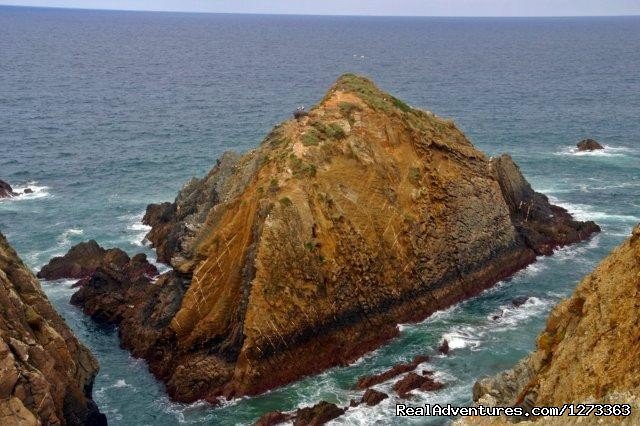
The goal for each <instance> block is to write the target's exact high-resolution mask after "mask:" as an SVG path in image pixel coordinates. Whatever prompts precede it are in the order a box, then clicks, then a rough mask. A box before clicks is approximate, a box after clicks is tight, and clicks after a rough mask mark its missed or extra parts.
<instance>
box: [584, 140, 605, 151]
mask: <svg viewBox="0 0 640 426" xmlns="http://www.w3.org/2000/svg"><path fill="white" fill-rule="evenodd" d="M577 147H578V151H595V150H596V149H604V146H602V145H600V143H598V142H597V141H595V140H593V139H584V140H581V141H580V142H578V145H577Z"/></svg>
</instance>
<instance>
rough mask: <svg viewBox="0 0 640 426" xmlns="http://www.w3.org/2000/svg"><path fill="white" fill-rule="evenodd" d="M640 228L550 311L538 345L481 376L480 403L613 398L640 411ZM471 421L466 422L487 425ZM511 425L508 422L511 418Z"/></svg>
mask: <svg viewBox="0 0 640 426" xmlns="http://www.w3.org/2000/svg"><path fill="white" fill-rule="evenodd" d="M639 308H640V225H638V226H636V227H635V229H634V230H633V232H632V235H631V237H630V238H629V239H628V240H626V241H625V242H624V243H623V244H622V245H621V246H619V247H618V248H616V249H615V250H614V251H613V252H612V253H611V254H610V255H609V256H608V257H607V258H605V259H604V260H603V261H602V262H601V263H600V265H598V267H597V268H596V269H595V270H594V271H593V272H592V273H591V274H590V275H588V276H587V277H585V278H584V279H583V280H582V282H581V283H580V284H579V285H578V287H577V288H576V290H575V291H574V293H573V295H572V296H571V297H569V298H568V299H566V300H564V301H563V302H561V303H560V304H559V305H558V306H557V307H556V308H555V309H554V310H553V311H552V312H551V314H550V315H549V318H548V320H547V325H546V327H545V329H544V331H543V332H542V334H540V336H539V337H538V341H537V349H536V351H535V352H533V353H532V354H531V355H529V356H528V357H526V358H525V359H523V360H521V361H520V362H519V363H518V364H517V365H516V366H515V367H514V368H513V369H511V370H508V371H505V372H503V373H500V374H498V375H496V376H495V377H489V378H484V379H481V380H479V381H478V382H477V383H476V384H475V386H474V389H473V396H474V400H476V401H477V402H479V403H482V404H484V405H521V406H524V407H525V408H529V407H532V406H562V405H563V404H565V403H608V404H624V403H628V404H631V406H632V410H631V411H632V413H631V416H629V417H617V418H608V419H606V420H608V421H609V422H612V423H616V424H637V422H638V419H639V418H640V416H639V415H638V410H639V409H640V405H639V404H638V401H639V400H640V344H639V342H640V326H639V324H640V310H639ZM562 420H563V421H564V422H565V423H562V421H560V420H559V419H551V418H548V419H547V418H545V419H541V421H539V422H536V423H540V424H547V423H549V424H570V423H576V422H578V420H579V421H580V422H581V423H583V424H591V423H593V424H596V423H598V422H601V421H602V420H603V418H596V417H591V418H573V419H567V418H566V417H565V418H563V419H562ZM482 422H483V420H482V419H465V421H464V422H461V423H463V424H464V423H466V424H483V423H482ZM505 424H506V421H505Z"/></svg>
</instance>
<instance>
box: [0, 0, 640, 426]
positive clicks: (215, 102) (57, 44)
mask: <svg viewBox="0 0 640 426" xmlns="http://www.w3.org/2000/svg"><path fill="white" fill-rule="evenodd" d="M639 70H640V18H580V19H578V18H574V19H570V18H558V19H444V18H437V19H436V18H355V17H340V18H338V17H296V16H271V17H266V16H233V15H198V14H174V13H135V12H96V11H72V10H54V9H28V8H11V7H0V148H1V149H0V179H4V180H6V181H8V182H10V183H12V184H13V185H14V186H17V187H20V188H23V187H27V186H28V187H31V188H33V189H35V193H34V194H31V195H28V196H23V197H19V198H16V199H12V200H8V201H0V231H2V232H3V233H4V234H6V235H7V237H8V238H9V240H10V242H11V243H12V244H13V245H14V247H15V248H16V249H17V250H18V252H19V254H20V255H21V256H22V257H23V259H25V261H26V262H27V263H28V265H29V266H30V267H32V268H33V269H34V270H37V269H39V267H40V266H42V265H43V264H44V263H46V262H47V261H48V259H49V258H50V257H52V256H54V255H60V254H63V253H64V252H66V250H68V249H69V248H70V247H71V246H72V245H73V244H75V243H78V242H80V241H84V240H87V239H89V238H95V239H96V240H98V242H99V243H100V244H102V245H104V246H108V247H110V246H118V247H121V248H123V249H125V250H127V251H128V252H130V253H135V252H139V251H144V252H147V253H148V254H152V252H151V250H150V249H149V248H148V247H146V246H144V245H143V244H142V238H143V236H144V233H145V227H144V226H142V224H141V223H140V218H141V216H142V213H143V212H144V209H145V206H146V205H147V204H148V203H151V202H158V201H164V200H171V199H173V197H175V195H176V193H177V191H178V190H179V188H180V187H181V186H182V185H183V184H184V183H185V182H186V181H187V180H188V179H189V178H190V177H191V176H199V175H203V174H204V173H205V172H206V171H208V170H209V169H210V167H211V166H212V165H213V164H214V162H215V159H216V158H217V157H218V156H219V155H220V154H221V153H222V152H224V151H225V150H230V149H233V150H237V151H244V150H247V149H250V148H252V147H254V146H256V145H257V144H258V143H259V142H260V141H261V139H262V138H263V137H264V136H265V135H266V133H267V132H268V131H269V130H270V128H271V127H272V126H274V125H275V124H277V123H279V122H280V121H282V120H283V119H285V118H287V117H288V116H290V114H291V111H293V110H294V109H295V108H296V107H297V106H298V105H312V104H313V103H315V102H317V101H318V100H319V99H320V98H321V97H322V96H323V94H324V92H325V91H326V89H327V88H328V87H329V85H330V84H331V83H332V82H333V81H334V80H335V79H336V78H337V77H338V76H339V75H340V74H342V73H344V72H356V73H362V74H366V75H368V76H370V77H371V78H373V79H374V80H375V81H376V82H377V83H378V84H379V85H380V86H381V87H382V88H384V89H385V90H387V91H390V92H392V93H394V94H395V95H397V96H398V97H400V98H402V99H404V100H406V101H407V102H408V103H410V104H412V105H415V106H418V107H421V108H424V109H428V110H431V111H433V112H435V113H437V114H439V115H441V116H444V117H450V118H453V119H454V120H455V121H456V123H457V124H458V125H459V126H460V127H461V128H462V129H463V130H464V131H465V133H466V134H467V135H468V136H469V137H470V139H471V140H472V141H473V143H474V144H475V145H476V146H478V147H479V148H481V149H482V150H484V151H485V152H487V153H488V154H490V155H497V154H499V153H502V152H508V153H510V154H511V155H512V156H513V157H514V158H515V160H516V161H517V162H518V163H519V164H520V166H521V168H522V170H523V172H524V173H525V175H526V176H527V178H528V179H529V181H530V182H531V183H532V185H533V186H534V187H535V188H536V189H537V190H539V191H542V192H544V193H546V194H548V195H549V196H550V197H552V199H553V200H554V201H555V202H557V203H558V204H561V205H563V206H565V207H567V208H568V209H569V210H570V211H571V212H573V213H575V215H576V216H577V217H578V218H580V219H593V220H595V221H596V222H598V223H599V224H600V225H601V226H602V228H603V232H602V234H600V235H598V236H597V237H595V238H594V239H592V240H591V241H588V242H585V243H582V244H578V245H575V246H572V247H568V248H564V249H562V250H560V251H559V252H557V253H556V254H555V255H553V256H551V257H544V258H540V259H539V261H538V262H537V263H535V264H533V265H531V266H529V267H528V268H527V269H525V270H523V271H521V272H519V273H517V274H516V275H515V276H514V277H512V278H511V279H509V280H506V281H504V282H501V283H500V284H499V285H497V286H496V287H494V288H492V289H490V290H488V291H486V292H485V293H483V294H482V295H480V296H479V297H477V298H475V299H472V300H468V301H466V302H464V303H461V304H459V305H457V306H455V307H452V308H450V309H448V310H446V311H443V312H439V313H437V314H435V315H433V316H432V317H430V318H428V319H427V320H425V321H424V322H422V323H419V324H405V325H402V326H401V330H402V332H401V335H400V337H399V338H397V339H395V340H394V341H392V342H391V343H390V344H388V345H386V346H384V347H381V348H379V349H378V350H376V351H375V352H373V353H371V354H368V355H367V356H365V357H363V358H362V359H360V360H359V361H358V362H356V363H355V364H354V365H351V366H348V367H343V368H335V369H332V370H329V371H327V372H325V373H323V374H321V375H318V376H315V377H309V378H306V379H304V380H301V381H299V382H297V383H294V384H291V385H289V386H286V387H284V388H281V389H277V390H274V391H271V392H269V393H267V394H264V395H261V396H258V397H254V398H244V399H240V400H234V401H231V402H229V403H227V404H225V405H224V406H222V407H217V408H212V407H210V406H208V405H206V404H192V405H182V404H175V403H171V402H170V401H169V400H168V399H167V397H166V395H165V394H164V391H163V387H162V385H161V384H160V383H158V382H157V381H156V380H155V379H154V378H153V377H152V376H151V375H150V374H149V373H148V371H147V369H146V366H145V364H144V362H143V361H141V360H136V359H134V358H132V357H131V356H129V355H128V353H127V352H126V351H124V350H122V349H120V348H119V346H118V339H117V331H116V330H115V329H113V328H110V327H103V326H98V325H96V324H94V323H93V322H92V321H90V320H89V319H87V318H86V317H84V316H83V315H82V314H81V312H80V311H78V310H77V309H76V308H74V307H72V306H71V305H69V303H68V300H69V297H70V296H71V294H72V293H73V290H72V289H70V288H69V286H70V282H65V281H61V282H43V287H44V289H45V291H46V292H47V294H48V295H49V297H50V298H51V300H52V301H53V303H54V304H55V306H56V307H57V309H58V310H59V312H61V314H62V315H63V316H64V317H65V319H66V320H67V322H68V323H69V325H70V326H71V328H73V330H74V331H75V332H76V333H77V335H78V336H79V337H80V339H81V340H82V341H84V342H85V343H86V344H87V345H88V346H89V347H90V348H91V349H92V350H93V352H94V354H95V355H96V356H97V357H98V359H99V361H100V364H101V372H100V374H99V376H98V377H97V379H96V384H95V389H94V395H95V400H96V402H97V403H98V405H99V406H100V408H101V409H102V410H103V411H104V412H105V413H106V414H107V416H108V418H109V421H110V423H112V424H116V425H134V424H136V425H137V424H148V425H151V424H153V425H165V424H166V425H172V424H179V423H188V424H197V423H207V424H222V425H234V424H251V422H252V421H254V420H255V419H256V418H257V417H258V416H259V415H260V414H262V413H263V412H265V411H269V410H276V409H277V410H290V409H294V408H296V407H298V406H304V405H310V404H314V403H316V402H317V401H319V400H320V399H326V400H328V401H331V402H336V403H340V404H343V405H344V404H347V403H348V401H349V399H350V398H356V397H359V396H360V394H359V393H358V392H356V391H353V390H352V386H353V384H354V383H355V381H356V379H357V378H358V377H359V376H361V375H363V374H370V373H375V372H379V371H383V370H385V369H386V368H389V367H391V366H392V365H394V364H396V363H398V362H402V361H407V360H409V359H411V358H412V357H413V356H415V355H417V354H423V353H433V352H434V351H435V348H436V347H437V346H438V344H439V342H440V341H441V339H443V338H447V339H448V340H449V342H450V344H451V346H452V347H453V348H454V350H453V352H452V355H451V356H449V357H442V356H435V357H433V358H432V360H431V361H430V362H429V363H428V364H425V365H424V367H425V368H428V369H431V370H434V371H436V375H437V376H438V377H440V379H441V380H442V381H443V382H445V383H446V388H445V389H442V390H440V391H437V392H429V393H416V395H415V396H414V397H413V398H412V399H411V400H409V401H407V402H408V403H411V404H422V403H426V402H431V403H434V402H443V403H452V404H456V405H463V404H469V403H470V402H471V387H472V384H473V382H474V381H475V380H476V379H477V378H478V377H480V376H483V375H487V374H492V373H495V372H497V371H500V370H503V369H505V368H508V367H510V366H511V365H513V364H514V363H515V362H516V361H517V360H518V359H520V358H521V357H522V356H524V355H525V354H526V353H527V352H528V351H530V350H531V349H532V347H533V345H534V341H535V337H536V335H537V334H538V333H539V332H540V330H541V329H542V327H543V326H544V321H545V318H546V315H547V314H548V312H549V310H550V309H551V308H552V307H553V306H554V304H556V303H557V302H558V301H559V300H561V299H562V298H563V297H565V296H567V295H568V294H570V293H571V291H572V290H573V288H574V287H575V285H576V284H577V283H578V282H579V280H580V278H581V277H582V276H584V275H585V274H586V273H587V272H589V271H590V270H591V269H592V268H593V267H594V266H595V265H596V264H597V263H598V262H599V261H600V260H601V259H602V258H603V257H604V256H605V255H606V254H607V253H608V252H609V251H610V250H611V249H612V248H613V247H614V246H616V245H617V244H619V243H620V242H621V241H622V240H623V239H624V238H625V236H626V235H628V234H629V231H630V229H631V227H632V226H633V225H634V224H636V223H638V222H640V162H639V161H640V120H639V117H640V72H639ZM585 137H593V138H595V139H597V140H599V141H601V142H602V143H603V144H604V145H606V149H605V150H604V151H601V152H597V153H592V154H579V153H576V152H575V151H574V150H573V149H572V147H573V146H575V144H576V143H577V142H578V141H579V140H580V139H582V138H585ZM521 295H525V296H530V297H531V299H530V300H529V301H528V302H527V303H526V304H525V305H523V306H521V307H519V308H513V307H511V306H510V304H511V300H512V299H513V298H514V297H516V296H521ZM497 314H501V316H500V317H499V318H498V319H496V320H494V319H493V318H494V316H496V315H497ZM390 386H391V383H386V384H383V385H381V386H379V387H378V388H379V389H382V390H389V389H390ZM396 402H398V400H397V399H395V398H390V399H387V400H385V401H384V402H383V403H381V404H380V405H378V406H376V407H373V408H369V407H359V408H356V409H352V410H349V411H348V413H347V415H345V416H343V417H341V418H339V419H338V420H337V421H336V422H335V424H345V425H369V424H378V425H387V424H446V423H447V422H448V421H449V419H443V418H437V419H436V418H432V419H423V418H418V419H396V418H395V417H394V405H395V403H396Z"/></svg>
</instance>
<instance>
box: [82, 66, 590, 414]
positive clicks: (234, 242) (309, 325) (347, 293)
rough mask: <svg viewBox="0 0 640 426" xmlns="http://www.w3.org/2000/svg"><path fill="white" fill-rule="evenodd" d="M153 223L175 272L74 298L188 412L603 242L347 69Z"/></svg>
mask: <svg viewBox="0 0 640 426" xmlns="http://www.w3.org/2000/svg"><path fill="white" fill-rule="evenodd" d="M144 222H145V223H146V224H148V225H150V226H151V231H150V232H149V234H148V235H147V238H148V240H149V241H151V243H152V244H153V245H154V247H155V248H156V251H157V253H158V257H159V259H160V260H161V261H163V262H167V263H169V264H170V265H171V266H172V268H173V271H172V272H171V273H170V274H167V275H164V276H163V277H162V278H160V279H159V280H158V281H157V282H155V283H152V284H150V285H138V284H135V285H133V284H132V285H131V286H130V287H131V288H130V289H129V288H127V283H122V285H121V284H120V283H116V282H112V280H111V278H109V277H105V276H102V277H98V279H96V280H95V282H94V283H93V284H91V285H89V287H87V286H85V287H87V288H91V289H92V291H93V292H94V294H98V293H99V294H101V296H100V297H87V294H88V293H87V292H88V290H86V291H84V293H83V296H82V297H80V296H78V297H76V298H75V300H74V302H75V303H77V304H79V305H80V306H83V307H84V308H85V310H87V311H88V312H93V313H94V315H95V313H96V312H100V314H99V316H100V317H104V318H108V319H109V320H111V321H115V322H119V332H120V334H121V336H122V343H123V345H124V346H125V347H127V348H129V349H130V350H131V351H132V352H133V353H134V354H135V355H137V356H142V357H144V358H145V359H146V360H147V361H148V363H149V367H150V369H151V371H152V372H154V374H156V376H157V377H159V378H160V379H161V380H163V381H164V382H165V383H166V384H167V389H168V392H169V394H170V395H171V397H172V398H174V399H177V400H180V401H186V402H191V401H195V400H197V399H200V398H204V399H207V400H209V401H216V400H217V399H218V398H220V397H227V398H230V397H233V396H241V395H249V394H257V393H260V392H264V391H266V390H268V389H271V388H274V387H277V386H281V385H284V384H286V383H289V382H291V381H294V380H297V379H299V378H301V377H303V376H305V375H309V374H314V373H318V372H321V371H323V370H325V369H327V368H329V367H332V366H336V365H344V364H348V363H349V362H352V361H354V360H356V359H357V358H358V357H360V356H362V355H363V354H364V353H366V352H368V351H371V350H373V349H375V348H376V347H378V346H380V345H381V344H383V343H385V342H387V341H388V340H389V339H391V338H392V337H394V336H396V335H397V334H398V328H397V326H396V325H397V324H398V323H402V322H408V321H418V320H422V319H424V318H425V317H427V316H428V315H430V314H431V313H433V312H435V311H436V310H439V309H443V308H445V307H447V306H450V305H451V304H453V303H456V302H458V301H460V300H463V299H466V298H468V297H471V296H473V295H475V294H478V293H479V292H481V291H482V290H484V289H486V288H488V287H490V286H491V285H493V284H495V283H496V282H497V281H499V280H500V279H503V278H505V277H507V276H509V275H510V274H512V273H513V272H515V271H517V270H519V269H520V268H522V267H524V266H526V265H528V264H529V263H531V262H533V261H534V260H535V258H536V255H537V254H540V253H544V254H548V253H551V251H552V250H553V248H554V247H557V246H560V245H564V244H569V243H572V242H575V241H579V240H581V239H585V238H588V237H589V236H590V235H591V233H593V232H596V231H597V230H598V228H597V226H596V225H595V224H593V223H584V222H576V221H573V220H572V218H571V216H570V215H569V214H568V213H567V212H566V211H565V210H563V209H561V208H559V207H555V206H552V205H550V204H549V203H548V200H547V198H546V197H544V196H543V195H541V194H537V193H535V192H534V191H533V190H532V189H531V187H530V185H529V184H528V183H527V182H526V180H525V179H524V177H523V176H522V174H521V173H520V171H519V169H518V167H517V166H516V165H515V164H514V163H513V161H512V160H511V159H510V158H509V157H508V156H504V157H500V158H498V159H496V160H490V159H488V158H487V157H486V156H485V155H484V154H483V153H481V152H480V151H478V150H476V149H475V148H474V147H473V145H472V144H471V143H470V142H469V141H468V140H467V138H466V137H465V135H464V134H463V133H462V132H461V131H460V130H458V129H457V128H456V126H455V125H454V124H453V123H452V122H451V121H449V120H443V119H441V118H439V117H436V116H435V115H433V114H431V113H428V112H425V111H421V110H419V109H415V108H411V107H409V106H408V105H406V104H405V103H404V102H402V101H400V100H398V99H396V98H394V97H393V96H391V95H389V94H387V93H384V92H382V91H381V90H379V89H378V88H377V87H376V86H375V85H374V84H373V83H372V82H370V81H369V80H367V79H365V78H362V77H358V76H354V75H350V74H349V75H345V76H343V77H341V78H340V79H339V80H338V81H337V82H336V83H335V84H334V86H333V87H332V88H331V90H330V91H329V92H328V93H327V95H326V96H325V97H324V99H323V100H322V101H321V102H320V103H319V104H318V105H317V106H316V107H314V108H313V109H311V110H310V111H309V114H308V116H305V117H300V118H299V120H295V119H291V120H288V121H286V122H284V123H283V124H281V125H279V126H277V127H276V128H274V130H273V131H272V132H271V133H270V134H269V135H268V136H267V138H266V139H265V140H264V142H263V143H262V144H261V145H260V146H259V147H258V148H256V149H255V150H252V151H250V152H248V153H246V154H244V155H238V154H232V153H227V154H225V155H223V156H222V157H221V158H220V160H218V162H217V164H216V165H215V167H214V168H213V169H212V170H211V171H210V172H209V173H208V174H207V175H206V176H205V177H204V178H202V179H193V180H191V181H190V182H188V183H187V184H186V185H185V187H184V188H183V189H182V190H181V191H180V193H179V194H178V196H177V198H176V200H175V201H174V202H173V203H163V204H156V205H150V206H149V207H148V209H147V213H146V215H145V218H144ZM160 283H162V285H161V284H160ZM145 292H147V294H146V295H145V294H144V293H145ZM100 300H103V301H104V302H100ZM91 303H95V305H91V306H89V304H91ZM122 306H132V308H130V309H124V308H123V307H122Z"/></svg>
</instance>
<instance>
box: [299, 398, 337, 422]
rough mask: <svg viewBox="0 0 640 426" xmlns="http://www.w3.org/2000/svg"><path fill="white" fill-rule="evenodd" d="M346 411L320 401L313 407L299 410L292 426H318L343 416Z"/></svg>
mask: <svg viewBox="0 0 640 426" xmlns="http://www.w3.org/2000/svg"><path fill="white" fill-rule="evenodd" d="M345 411H346V410H345V409H344V408H339V407H338V406H336V405H335V404H331V403H329V402H326V401H320V402H319V403H318V404H316V405H314V406H313V407H307V408H300V409H298V410H297V411H296V414H295V417H294V419H293V425H294V426H319V425H323V424H325V423H327V422H329V421H331V420H333V419H336V418H338V417H340V416H341V415H343V414H344V412H345Z"/></svg>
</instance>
